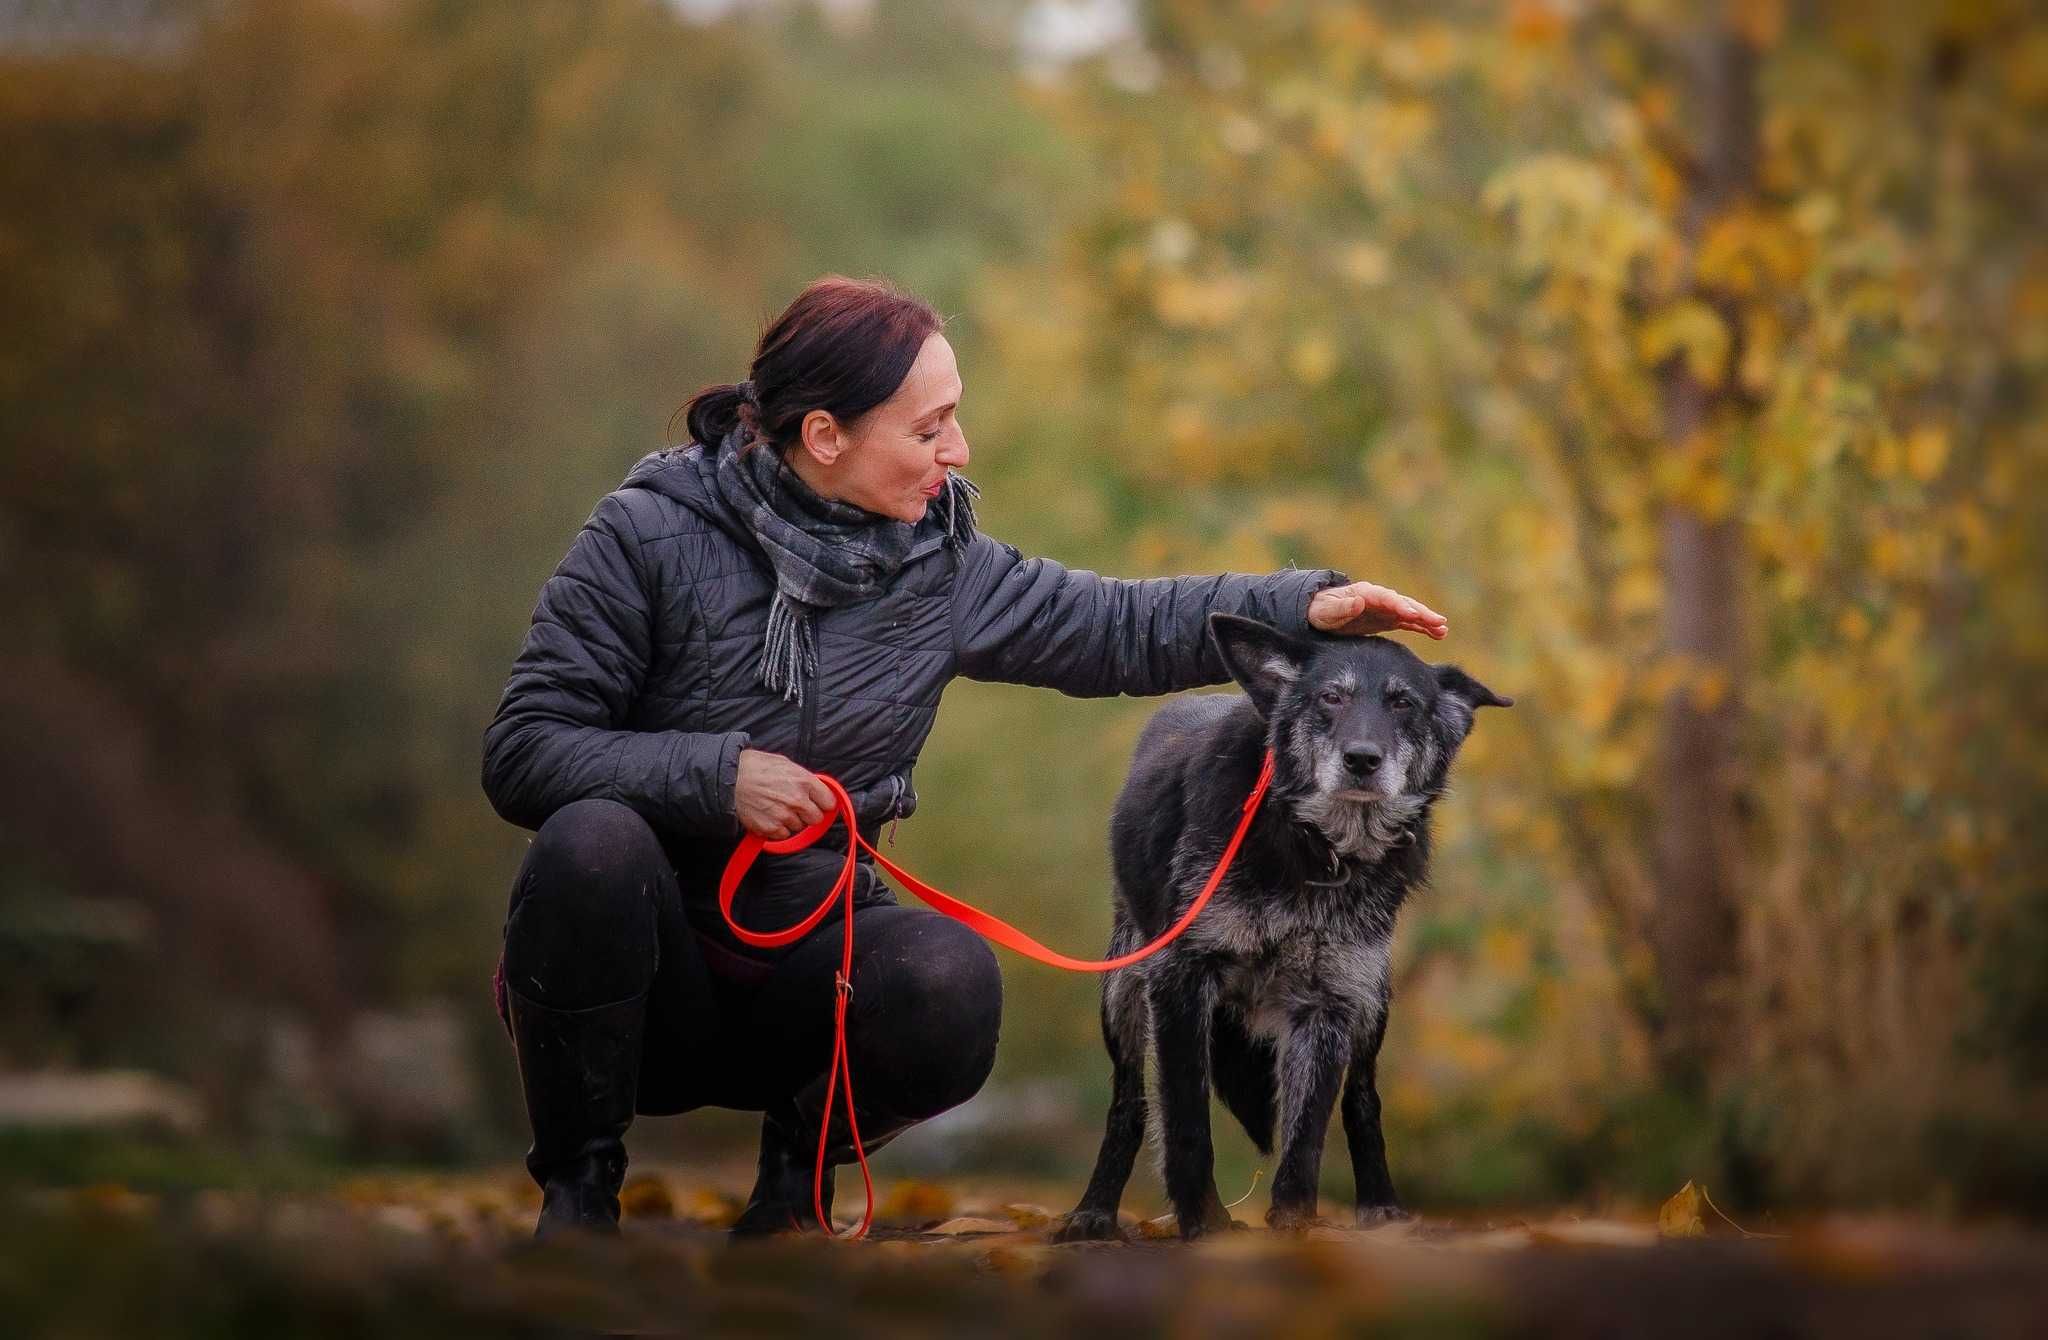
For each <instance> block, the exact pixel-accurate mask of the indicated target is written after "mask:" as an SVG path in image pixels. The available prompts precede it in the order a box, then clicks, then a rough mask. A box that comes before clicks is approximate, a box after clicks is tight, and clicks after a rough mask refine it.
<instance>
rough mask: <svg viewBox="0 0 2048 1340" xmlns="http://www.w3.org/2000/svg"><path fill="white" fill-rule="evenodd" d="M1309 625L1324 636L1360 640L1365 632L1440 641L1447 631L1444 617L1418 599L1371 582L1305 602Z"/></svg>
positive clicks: (1330, 589) (1331, 589) (1329, 589)
mask: <svg viewBox="0 0 2048 1340" xmlns="http://www.w3.org/2000/svg"><path fill="white" fill-rule="evenodd" d="M1308 622H1309V626H1310V627H1312V628H1316V629H1319V630H1321V631H1322V632H1325V633H1342V634H1345V635H1347V636H1350V637H1364V636H1365V635H1366V634H1368V633H1396V632H1399V633H1422V634H1425V635H1427V636H1429V637H1434V638H1441V637H1443V636H1444V635H1445V634H1446V633H1448V632H1450V631H1451V626H1450V624H1449V623H1448V622H1446V621H1445V619H1444V616H1443V615H1441V614H1438V613H1437V612H1436V611H1435V610H1433V609H1431V608H1430V607H1429V606H1427V605H1425V604H1423V603H1422V602H1421V601H1419V600H1410V599H1409V598H1408V597H1407V596H1404V595H1402V594H1401V593H1400V592H1399V591H1396V590H1394V589H1393V588H1391V587H1386V586H1375V585H1373V584H1372V583H1371V582H1353V583H1351V585H1349V586H1329V587H1325V588H1323V589H1322V590H1320V591H1318V592H1316V593H1315V595H1313V596H1311V597H1310V598H1309V602H1308Z"/></svg>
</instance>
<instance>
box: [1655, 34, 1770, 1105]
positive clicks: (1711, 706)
mask: <svg viewBox="0 0 2048 1340" xmlns="http://www.w3.org/2000/svg"><path fill="white" fill-rule="evenodd" d="M1682 55H1683V58H1684V61H1685V73H1686V76H1687V88H1686V93H1687V95H1688V97H1687V101H1686V103H1685V106H1686V107H1687V116H1686V124H1688V125H1690V126H1692V127H1696V128H1697V131H1696V134H1697V140H1696V151H1695V153H1694V154H1693V157H1692V162H1691V163H1690V164H1689V166H1688V172H1687V187H1686V194H1685V197H1684V201H1683V204H1682V206H1681V211H1682V212H1681V215H1680V219H1679V226H1680V229H1681V233H1682V235H1683V236H1684V238H1685V240H1686V244H1687V246H1688V248H1691V247H1695V246H1697V244H1698V241H1699V239H1700V236H1701V234H1702V232H1703V231H1704V229H1705V228H1706V226H1707V225H1708V223H1709V222H1711V221H1712V220H1713V219H1714V218H1715V217H1716V216H1717V215H1719V214H1721V213H1723V212H1724V211H1726V210H1727V209H1728V208H1729V207H1730V206H1731V205H1734V204H1736V203H1738V202H1740V201H1741V199H1742V198H1743V197H1744V196H1745V195H1747V194H1748V193H1749V192H1750V190H1751V189H1752V187H1753V185H1754V182H1755V175H1756V154H1757V147H1756V146H1757V129H1756V123H1757V106H1756V85H1755V76H1756V63H1757V53H1756V51H1755V49H1754V48H1752V47H1751V46H1750V45H1749V44H1748V43H1747V42H1746V41H1745V40H1743V39H1742V38H1741V37H1740V36H1738V35H1737V34H1735V33H1733V32H1729V31H1724V30H1718V29H1717V30H1712V31H1709V32H1706V33H1702V34H1698V35H1696V36H1695V37H1694V38H1693V39H1692V40H1691V41H1690V42H1688V43H1687V44H1686V46H1685V48H1684V50H1683V52H1682ZM1695 296H1698V297H1700V298H1701V299H1702V300H1705V301H1708V302H1711V301H1713V295H1712V294H1707V293H1699V294H1696V295H1695ZM1659 376H1660V380H1661V397H1662V410H1663V424H1664V432H1665V441H1666V444H1667V445H1666V449H1667V450H1670V451H1676V452H1683V451H1687V450H1688V449H1691V448H1692V447H1693V446H1694V444H1695V443H1696V442H1697V441H1698V440H1699V437H1700V435H1701V434H1702V433H1708V432H1712V431H1713V425H1712V423H1711V420H1712V419H1713V417H1714V414H1715V410H1716V408H1717V406H1718V404H1719V402H1720V398H1721V395H1722V391H1721V390H1720V388H1719V387H1716V386H1710V385H1706V384H1704V383H1702V382H1701V381H1700V380H1699V379H1698V378H1697V377H1695V376H1694V375H1693V371H1692V369H1691V368H1690V366H1689V365H1688V360H1687V359H1686V358H1685V357H1682V356H1679V357H1674V358H1672V359H1671V360H1670V361H1669V362H1668V363H1667V364H1666V365H1665V366H1664V367H1663V368H1662V370H1661V371H1660V374H1659ZM1738 526H1739V519H1738V518H1736V517H1733V516H1730V515H1728V514H1726V513H1725V512H1724V513H1722V514H1720V515H1718V516H1708V515H1704V514H1703V513H1702V512H1701V511H1699V510H1698V509H1697V508H1695V507H1694V506H1692V505H1690V504H1688V503H1686V502H1683V501H1673V502H1670V503H1667V504H1666V505H1665V508H1664V512H1663V515H1662V518H1661V522H1660V534H1659V550H1660V567H1661V570H1662V575H1663V580H1664V596H1665V605H1664V623H1665V626H1664V641H1665V651H1666V653H1667V654H1668V655H1671V656H1673V657H1675V658H1677V659H1678V660H1679V661H1680V662H1682V663H1683V664H1685V665H1686V666H1687V667H1689V669H1690V670H1691V672H1692V673H1690V674H1688V675H1686V676H1684V677H1682V678H1681V681H1680V682H1679V683H1678V684H1677V686H1676V687H1674V688H1673V689H1672V690H1671V691H1670V694H1669V696H1668V697H1667V698H1666V699H1665V701H1664V704H1663V707H1662V712H1661V719H1660V723H1659V724H1660V732H1659V736H1660V738H1659V756H1658V763H1657V768H1658V777H1657V784H1658V791H1659V794H1658V796H1657V810H1656V813H1657V819H1656V863H1657V895H1656V901H1655V905H1654V907H1653V909H1652V917H1651V939H1652V945H1653V949H1654V951H1655V954H1656V960H1657V972H1658V978H1659V985H1660V987H1661V992H1662V997H1663V1001H1662V1004H1663V1009H1662V1020H1661V1022H1662V1027H1661V1029H1660V1031H1659V1041H1660V1047H1661V1051H1662V1062H1663V1066H1664V1069H1665V1072H1666V1075H1667V1077H1668V1078H1670V1079H1672V1080H1674V1081H1677V1082H1680V1083H1688V1084H1689V1083H1692V1082H1695V1081H1697V1080H1698V1079H1699V1077H1700V1076H1701V1075H1702V1073H1703V1071H1704V1069H1705V1067H1706V1066H1707V1065H1708V1064H1709V1063H1710V1062H1711V1060H1712V1059H1713V1055H1714V1052H1715V1051H1716V1049H1717V1047H1718V1045H1719V1043H1720V1041H1721V1040H1722V1039H1723V1038H1725V1036H1726V1031H1727V1027H1726V1025H1727V1001H1726V994H1727V993H1726V989H1725V988H1726V986H1727V984H1728V982H1729V979H1730V978H1731V976H1732V974H1733V972H1734V970H1735V967H1736V962H1735V960H1736V952H1737V924H1736V890H1737V888H1738V887H1739V877H1740V870H1741V865H1742V844H1741V840H1740V834H1739V831H1738V824H1737V814H1736V790H1737V785H1738V781H1739V779H1738V775H1737V766H1738V761H1737V745H1738V741H1737V732H1738V729H1739V725H1740V707H1739V703H1738V695H1737V693H1736V687H1737V685H1738V684H1739V682H1740V678H1739V673H1738V672H1739V666H1740V661H1741V650H1742V649H1741V641H1742V619H1741V604H1742V601H1741V594H1742V591H1741V586H1742V582H1741V574H1742V542H1741V535H1740V531H1739V529H1738ZM1710 686H1718V689H1719V692H1718V694H1717V693H1716V692H1715V689H1714V688H1713V687H1710ZM1703 690H1704V691H1703Z"/></svg>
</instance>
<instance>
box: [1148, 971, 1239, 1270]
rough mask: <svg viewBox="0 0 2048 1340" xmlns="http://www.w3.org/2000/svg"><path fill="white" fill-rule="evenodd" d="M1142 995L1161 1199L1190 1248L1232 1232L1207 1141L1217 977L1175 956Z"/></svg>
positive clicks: (1152, 979)
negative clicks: (1148, 1018) (1148, 1012)
mask: <svg viewBox="0 0 2048 1340" xmlns="http://www.w3.org/2000/svg"><path fill="white" fill-rule="evenodd" d="M1146 993H1147V998H1148V1000H1149V1001H1150V1003H1151V1006H1152V1050H1153V1059H1154V1060H1155V1062H1156V1063H1157V1066H1158V1073H1159V1124H1160V1145H1161V1149H1160V1153H1161V1162H1162V1164H1163V1165H1164V1166H1163V1168H1162V1171H1163V1172H1164V1173H1165V1178H1166V1197H1167V1199H1168V1200H1170V1201H1172V1202H1173V1213H1174V1217H1175V1219H1176V1220H1177V1221H1178V1222H1179V1224H1180V1235H1181V1238H1182V1239H1183V1240H1185V1241H1190V1242H1191V1241H1193V1240H1194V1239H1196V1238H1198V1237H1200V1236H1202V1234H1204V1233H1207V1232H1209V1231H1211V1230H1214V1229H1222V1228H1228V1227H1230V1211H1228V1210H1226V1209H1224V1208H1223V1201H1222V1198H1221V1197H1219V1196H1218V1195H1217V1194H1216V1189H1215V1188H1216V1176H1215V1172H1216V1152H1215V1148H1214V1146H1213V1145H1212V1144H1211V1143H1210V1139H1209V1018H1210V1015H1211V1013H1212V1012H1213V1011H1214V1010H1215V1007H1216V974H1215V972H1214V970H1213V969H1211V968H1210V966H1209V965H1208V964H1206V963H1204V962H1202V961H1201V960H1200V959H1198V958H1195V957H1194V956H1192V955H1189V956H1185V957H1183V956H1180V955H1175V956H1173V958H1172V960H1171V961H1170V962H1168V963H1165V964H1162V965H1161V966H1160V967H1159V969H1157V970H1155V971H1154V972H1153V973H1152V975H1151V977H1150V978H1149V980H1148V981H1147V982H1146Z"/></svg>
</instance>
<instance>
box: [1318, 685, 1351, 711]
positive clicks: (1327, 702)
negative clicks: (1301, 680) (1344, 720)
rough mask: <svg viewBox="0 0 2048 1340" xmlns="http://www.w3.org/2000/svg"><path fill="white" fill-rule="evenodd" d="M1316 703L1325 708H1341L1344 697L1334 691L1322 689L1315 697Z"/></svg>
mask: <svg viewBox="0 0 2048 1340" xmlns="http://www.w3.org/2000/svg"><path fill="white" fill-rule="evenodd" d="M1316 701H1317V702H1319V703H1321V704H1322V705H1323V706H1325V707H1342V706H1343V705H1344V695H1343V694H1341V693H1339V692H1338V691H1337V690H1335V689H1324V690H1323V691H1322V692H1321V693H1318V694H1317V695H1316Z"/></svg>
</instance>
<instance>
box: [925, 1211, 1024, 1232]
mask: <svg viewBox="0 0 2048 1340" xmlns="http://www.w3.org/2000/svg"><path fill="white" fill-rule="evenodd" d="M1016 1231H1017V1226H1016V1225H1015V1224H1013V1223H1011V1222H1010V1221H1009V1220H1007V1219H979V1218H976V1217H975V1216H973V1215H962V1216H961V1217H960V1218H958V1219H948V1220H947V1221H946V1222H944V1223H943V1224H934V1225H933V1226H932V1227H930V1228H928V1229H926V1230H925V1232H927V1233H937V1234H940V1235H941V1236H944V1237H958V1236H960V1235H961V1234H964V1233H1014V1232H1016Z"/></svg>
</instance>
